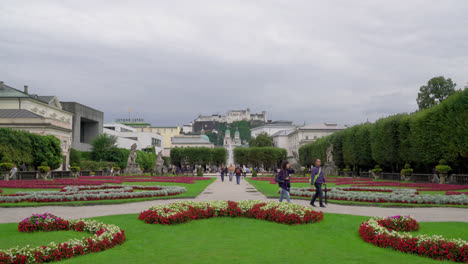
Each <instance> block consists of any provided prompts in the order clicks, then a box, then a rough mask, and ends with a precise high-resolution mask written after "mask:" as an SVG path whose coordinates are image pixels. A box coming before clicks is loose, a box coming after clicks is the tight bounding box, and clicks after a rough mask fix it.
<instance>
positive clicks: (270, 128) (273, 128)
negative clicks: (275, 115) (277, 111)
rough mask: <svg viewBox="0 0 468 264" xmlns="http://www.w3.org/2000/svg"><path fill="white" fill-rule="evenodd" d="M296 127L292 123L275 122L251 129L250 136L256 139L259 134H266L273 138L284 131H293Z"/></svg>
mask: <svg viewBox="0 0 468 264" xmlns="http://www.w3.org/2000/svg"><path fill="white" fill-rule="evenodd" d="M295 127H296V126H294V125H293V123H292V121H284V120H279V121H273V122H268V123H265V125H263V126H259V127H254V128H251V129H250V136H251V137H253V138H255V137H257V136H258V135H259V134H262V133H266V134H267V135H269V136H273V135H274V134H275V133H277V132H280V131H283V130H292V129H294V128H295Z"/></svg>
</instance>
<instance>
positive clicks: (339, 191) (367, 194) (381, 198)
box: [291, 187, 468, 205]
mask: <svg viewBox="0 0 468 264" xmlns="http://www.w3.org/2000/svg"><path fill="white" fill-rule="evenodd" d="M353 189H354V190H353ZM355 189H356V188H352V187H350V188H348V187H344V188H340V187H334V188H332V189H330V191H329V192H328V199H330V200H341V201H355V202H372V203H406V204H451V205H468V197H467V196H466V195H464V194H461V195H450V196H447V195H428V194H418V192H417V191H416V190H415V189H385V188H375V187H373V188H366V187H361V188H359V189H358V190H359V191H355ZM365 190H367V191H365ZM377 190H380V191H377ZM389 190H391V192H388V191H389ZM314 193H315V191H314V190H312V189H310V188H297V187H292V188H291V195H292V196H300V197H312V196H313V195H314Z"/></svg>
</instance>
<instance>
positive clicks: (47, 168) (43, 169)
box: [37, 166, 51, 173]
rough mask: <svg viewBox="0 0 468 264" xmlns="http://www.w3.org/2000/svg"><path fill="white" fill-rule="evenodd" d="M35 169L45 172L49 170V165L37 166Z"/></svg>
mask: <svg viewBox="0 0 468 264" xmlns="http://www.w3.org/2000/svg"><path fill="white" fill-rule="evenodd" d="M37 169H38V170H39V171H40V172H41V173H46V172H49V171H50V170H51V168H50V167H49V166H39V167H37Z"/></svg>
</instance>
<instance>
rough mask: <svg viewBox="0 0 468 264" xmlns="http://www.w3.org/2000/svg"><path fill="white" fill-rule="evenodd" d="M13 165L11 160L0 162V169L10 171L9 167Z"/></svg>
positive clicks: (11, 167)
mask: <svg viewBox="0 0 468 264" xmlns="http://www.w3.org/2000/svg"><path fill="white" fill-rule="evenodd" d="M13 166H15V165H14V164H13V163H11V162H2V163H0V170H1V171H10V170H11V169H13Z"/></svg>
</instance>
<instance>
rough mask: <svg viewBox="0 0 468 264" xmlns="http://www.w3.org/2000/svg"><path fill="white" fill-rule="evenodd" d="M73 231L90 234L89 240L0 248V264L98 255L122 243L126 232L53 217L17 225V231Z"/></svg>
mask: <svg viewBox="0 0 468 264" xmlns="http://www.w3.org/2000/svg"><path fill="white" fill-rule="evenodd" d="M55 230H74V231H78V232H88V233H91V234H93V235H92V236H90V237H83V238H82V239H81V240H80V239H71V240H69V241H67V242H63V243H59V244H56V243H55V242H51V243H50V244H49V245H47V246H39V247H29V246H26V247H23V248H19V247H15V248H10V249H0V263H5V264H23V263H44V262H51V261H58V260H61V259H68V258H72V257H74V256H80V255H84V254H88V253H92V252H99V251H103V250H106V249H109V248H113V247H115V246H116V245H119V244H122V243H124V241H125V231H124V230H121V229H120V228H119V227H118V226H115V225H109V224H104V223H101V222H98V221H94V220H82V219H79V220H64V219H62V218H60V217H57V216H54V215H52V214H48V213H45V214H41V215H32V216H31V217H28V218H26V219H24V220H23V221H21V222H20V223H19V225H18V231H20V232H37V231H44V232H48V231H55Z"/></svg>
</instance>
